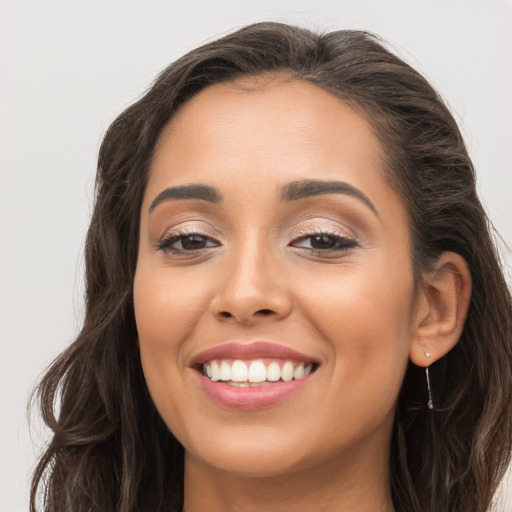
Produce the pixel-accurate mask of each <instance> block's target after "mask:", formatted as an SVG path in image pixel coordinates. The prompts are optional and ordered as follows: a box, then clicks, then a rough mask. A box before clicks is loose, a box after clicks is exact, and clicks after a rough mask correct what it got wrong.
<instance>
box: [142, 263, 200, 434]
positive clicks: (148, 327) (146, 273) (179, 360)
mask: <svg viewBox="0 0 512 512" xmlns="http://www.w3.org/2000/svg"><path fill="white" fill-rule="evenodd" d="M177 290H178V291H179V292H177ZM207 303H208V301H207V300H206V299H205V296H204V293H200V292H199V291H198V288H197V286H192V285H191V283H190V281H189V279H188V278H187V277H186V276H185V277H176V276H175V275H174V276H173V275H171V272H165V271H162V269H161V268H160V269H159V270H158V271H156V270H155V269H152V268H151V266H149V265H146V266H141V267H139V268H138V269H137V272H136V276H135V281H134V308H135V319H136V323H137V331H138V335H139V345H140V356H141V363H142V369H143V372H144V376H145V379H146V383H147V386H148V389H149V392H150V394H151V397H152V399H153V401H154V403H155V405H156V407H157V409H158V410H159V412H160V414H161V416H162V418H163V419H164V421H165V422H166V423H167V424H168V425H169V420H170V419H171V418H172V417H176V416H177V415H179V411H181V410H182V409H183V406H184V404H183V403H182V402H183V401H184V397H185V396H186V392H185V389H184V383H183V375H184V371H185V372H186V371H187V370H188V369H187V368H186V365H185V358H184V357H183V348H184V347H185V346H186V341H187V339H188V337H189V336H190V334H191V333H192V332H194V329H195V328H196V327H197V324H198V323H199V322H200V319H201V316H202V314H203V312H204V310H205V307H207ZM169 427H171V425H169Z"/></svg>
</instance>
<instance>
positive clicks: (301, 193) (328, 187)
mask: <svg viewBox="0 0 512 512" xmlns="http://www.w3.org/2000/svg"><path fill="white" fill-rule="evenodd" d="M324 194H346V195H348V196H351V197H355V198H356V199H358V200H359V201H361V202H362V203H364V204H365V205H366V206H367V207H368V208H369V209H370V210H371V211H372V212H373V213H374V214H375V215H377V217H378V216H379V214H378V212H377V208H375V206H374V204H373V203H372V202H371V201H370V199H369V198H368V197H367V196H366V195H365V194H364V193H363V192H361V191H360V190H359V189H358V188H356V187H354V186H353V185H350V183H346V182H344V181H325V180H302V181H293V182H292V183H288V185H285V186H284V187H283V188H282V190H281V201H296V200H297V199H306V198H309V197H315V196H320V195H324Z"/></svg>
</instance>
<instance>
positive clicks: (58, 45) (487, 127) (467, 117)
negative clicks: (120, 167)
mask: <svg viewBox="0 0 512 512" xmlns="http://www.w3.org/2000/svg"><path fill="white" fill-rule="evenodd" d="M261 20H274V21H284V22H291V23H295V24H300V25H304V26H306V27H309V28H314V29H320V30H332V29H339V28H362V29H366V30H370V31H372V32H375V33H378V34H380V35H381V36H382V37H383V38H384V39H386V40H387V41H388V42H389V43H390V44H391V47H392V48H394V50H395V51H396V52H397V53H398V54H400V55H401V56H402V57H403V58H405V59H406V60H407V61H408V62H409V63H411V64H412V65H413V66H414V67H416V68H417V69H419V70H420V71H421V72H422V73H424V74H425V75H426V76H427V77H428V78H429V79H430V80H431V82H432V83H433V84H434V85H435V87H437V89H438V90H439V91H440V92H441V94H442V95H443V97H444V98H445V99H446V101H447V102H448V104H449V106H450V108H451V109H452V111H453V113H454V115H455V117H456V119H457V120H458V121H459V123H460V125H461V128H462V131H463V133H464V135H465V137H466V141H467V144H468V147H469V151H470V154H471V155H472V158H473V161H474V163H475V166H476V169H477V172H478V184H479V190H480V192H481V195H482V197H483V200H484V202H485V204H486V205H487V208H488V212H489V215H490V217H491V219H492V221H493V222H494V224H495V225H496V227H497V228H498V230H499V231H500V232H501V234H502V236H503V241H504V243H502V244H501V251H502V255H503V258H504V259H505V260H506V262H507V263H508V265H509V268H510V261H511V257H510V250H507V249H506V247H505V244H508V246H509V247H510V246H512V222H511V220H512V201H511V193H512V166H511V164H512V151H511V143H512V99H511V97H512V94H511V93H512V31H511V28H512V2H511V1H510V0H480V1H476V0H460V1H457V0H428V1H423V0H335V1H334V0H333V1H329V0H289V1H285V0H282V1H279V0H254V1H253V0H244V1H242V0H238V1H232V0H217V1H211V0H210V1H206V0H201V1H197V2H194V1H193V0H190V1H188V2H174V1H164V0H144V1H142V0H123V1H121V0H119V1H116V0H88V1H87V2H79V1H75V0H46V1H45V0H0V59H1V60H0V102H1V103H0V144H1V149H0V171H1V175H0V258H1V259H0V433H1V435H0V511H1V512H19V511H26V510H27V509H28V507H27V503H28V500H27V496H28V480H29V474H30V472H31V470H32V468H33V466H34V462H35V460H36V456H37V454H38V453H39V452H40V450H41V449H42V447H43V445H44V440H45V438H46V432H45V431H44V429H43V428H42V427H41V426H40V422H39V419H38V417H37V415H36V416H33V418H32V423H33V427H32V430H31V431H29V428H28V421H27V412H26V411H27V400H28V397H29V393H30V390H31V389H32V387H33V385H34V383H35V382H36V380H37V378H38V377H39V376H40V374H41V372H42V371H43V369H44V368H45V367H46V366H47V365H48V363H49V362H50V361H51V360H52V359H53V358H54V357H55V356H56V355H57V354H58V353H59V352H60V351H61V350H63V349H64V348H65V347H66V346H67V345H68V344H69V343H70V341H71V340H73V338H74V336H75V335H76V333H77V331H78V329H79V327H80V322H81V319H82V296H83V283H82V278H83V265H82V263H83V261H82V259H83V253H82V244H83V240H84V236H85V231H86V228H87V224H88V219H89V216H90V212H91V203H92V188H93V183H94V173H95V160H96V156H97V151H98V147H99V143H100V140H101V137H102V134H103V133H104V131H105V129H106V128H107V127H108V125H109V124H110V122H111V121H112V120H113V119H114V117H115V116H116V115H117V114H118V113H120V112H121V110H122V109H123V108H124V107H126V106H127V105H128V104H130V102H132V101H133V100H134V99H136V98H137V97H138V96H139V95H140V94H141V93H142V92H143V91H144V90H145V89H146V87H147V86H148V85H149V84H150V82H151V80H152V79H153V78H154V76H155V75H156V74H157V73H158V72H159V71H160V70H161V69H163V68H164V67H165V66H166V65H167V64H168V63H170V62H171V61H172V60H174V59H176V58H177V57H178V56H180V55H181V54H183V53H184V52H186V51H187V50H189V49H192V48H193V47H195V46H197V45H198V44H200V43H202V42H205V41H207V40H211V39H212V38H215V37H217V36H219V35H222V34H224V33H226V32H228V31H230V30H232V29H235V28H239V27H240V26H242V25H245V24H247V23H251V22H255V21H261ZM509 282H510V273H509ZM508 492H509V494H510V493H511V492H510V491H508ZM500 493H501V495H502V497H503V499H502V503H501V505H500V506H499V507H497V508H496V510H499V511H506V512H509V511H512V498H511V497H510V496H509V497H508V498H507V496H506V494H507V491H506V490H503V489H502V490H501V491H500ZM507 499H508V501H507ZM70 512H71V511H70ZM355 512H356V511H355Z"/></svg>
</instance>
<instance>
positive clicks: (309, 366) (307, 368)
mask: <svg viewBox="0 0 512 512" xmlns="http://www.w3.org/2000/svg"><path fill="white" fill-rule="evenodd" d="M312 369H313V365H312V364H308V365H306V367H305V368H304V377H306V375H309V374H310V373H311V370H312Z"/></svg>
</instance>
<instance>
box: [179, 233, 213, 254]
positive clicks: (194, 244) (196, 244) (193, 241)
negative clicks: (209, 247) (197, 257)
mask: <svg viewBox="0 0 512 512" xmlns="http://www.w3.org/2000/svg"><path fill="white" fill-rule="evenodd" d="M207 241H208V238H206V237H205V236H203V235H189V236H185V237H183V238H182V239H181V246H182V248H183V249H185V250H186V251H194V250H197V249H203V248H204V247H206V243H207Z"/></svg>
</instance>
